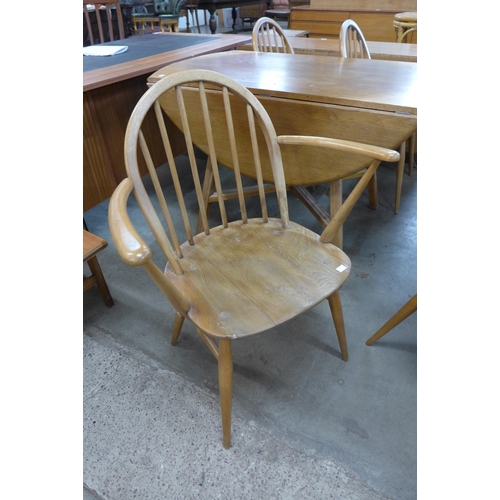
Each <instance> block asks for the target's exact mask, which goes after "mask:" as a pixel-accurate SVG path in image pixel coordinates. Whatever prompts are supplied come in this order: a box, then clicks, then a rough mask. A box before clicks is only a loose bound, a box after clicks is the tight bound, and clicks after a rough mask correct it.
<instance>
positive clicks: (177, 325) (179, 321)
mask: <svg viewBox="0 0 500 500" xmlns="http://www.w3.org/2000/svg"><path fill="white" fill-rule="evenodd" d="M183 324H184V316H182V314H179V313H175V320H174V331H173V332H172V340H171V341H170V344H171V345H177V339H178V338H179V334H180V333H181V329H182V325H183Z"/></svg>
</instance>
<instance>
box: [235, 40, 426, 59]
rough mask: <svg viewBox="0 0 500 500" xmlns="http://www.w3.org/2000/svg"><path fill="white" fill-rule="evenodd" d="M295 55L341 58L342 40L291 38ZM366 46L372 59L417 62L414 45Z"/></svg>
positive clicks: (246, 46)
mask: <svg viewBox="0 0 500 500" xmlns="http://www.w3.org/2000/svg"><path fill="white" fill-rule="evenodd" d="M288 42H289V43H290V45H291V47H292V49H293V51H294V53H295V54H309V55H317V56H334V57H341V53H340V40H339V39H336V38H306V37H290V36H288ZM366 45H367V46H368V50H369V51H370V55H371V58H372V59H383V60H386V61H403V62H417V45H416V44H413V43H396V42H373V41H369V40H367V42H366ZM238 50H253V47H252V45H251V44H244V45H241V46H239V47H238Z"/></svg>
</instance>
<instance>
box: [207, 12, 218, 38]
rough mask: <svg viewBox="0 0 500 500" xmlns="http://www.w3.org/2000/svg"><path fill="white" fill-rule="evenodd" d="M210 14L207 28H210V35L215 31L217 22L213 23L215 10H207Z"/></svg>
mask: <svg viewBox="0 0 500 500" xmlns="http://www.w3.org/2000/svg"><path fill="white" fill-rule="evenodd" d="M209 12H210V20H209V21H208V26H209V27H210V31H211V32H212V35H214V34H215V32H216V31H217V22H216V21H215V9H209Z"/></svg>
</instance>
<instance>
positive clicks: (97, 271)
mask: <svg viewBox="0 0 500 500" xmlns="http://www.w3.org/2000/svg"><path fill="white" fill-rule="evenodd" d="M87 264H88V265H89V267H90V270H91V271H92V274H93V276H95V278H96V282H97V288H98V289H99V293H100V294H101V297H102V298H103V300H104V303H105V304H106V306H108V307H113V306H114V305H115V303H114V302H113V299H112V297H111V294H110V293H109V289H108V285H107V283H106V280H105V279H104V275H103V274H102V271H101V266H100V265H99V262H98V261H97V257H92V258H91V259H89V260H88V261H87Z"/></svg>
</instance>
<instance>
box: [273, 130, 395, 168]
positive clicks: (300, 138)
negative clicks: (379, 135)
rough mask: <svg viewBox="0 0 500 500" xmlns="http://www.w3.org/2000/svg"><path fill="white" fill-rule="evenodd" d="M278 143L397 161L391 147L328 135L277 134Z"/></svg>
mask: <svg viewBox="0 0 500 500" xmlns="http://www.w3.org/2000/svg"><path fill="white" fill-rule="evenodd" d="M278 143H279V144H291V145H298V146H300V145H304V146H319V147H324V148H330V149H337V150H339V151H346V152H348V153H355V154H361V155H364V156H369V157H370V158H374V159H376V160H381V161H389V162H392V161H398V160H399V153H398V152H397V151H394V150H392V149H387V148H381V147H379V146H372V145H370V144H363V143H361V142H353V141H344V140H342V139H331V138H329V137H314V136H306V135H280V136H278Z"/></svg>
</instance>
